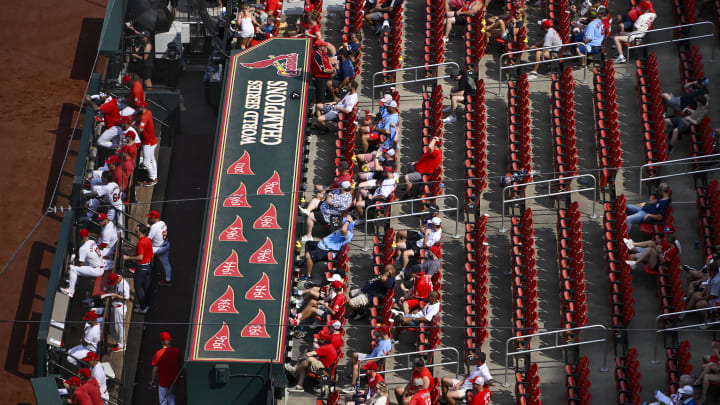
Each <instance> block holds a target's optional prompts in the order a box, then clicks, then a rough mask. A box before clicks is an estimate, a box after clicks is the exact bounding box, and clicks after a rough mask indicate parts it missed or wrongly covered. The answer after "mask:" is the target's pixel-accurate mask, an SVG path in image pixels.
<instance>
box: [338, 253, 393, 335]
mask: <svg viewBox="0 0 720 405" xmlns="http://www.w3.org/2000/svg"><path fill="white" fill-rule="evenodd" d="M394 288H395V266H393V265H392V264H386V265H385V267H384V268H383V271H382V273H380V274H379V275H377V276H375V277H373V278H371V279H370V280H368V281H367V282H366V283H365V285H364V286H363V287H362V288H355V289H352V290H350V300H348V307H350V309H351V310H352V311H354V312H353V313H352V314H350V317H352V318H353V320H355V321H358V320H360V319H362V318H363V317H364V316H365V308H367V306H368V305H369V304H370V302H371V301H372V299H373V298H375V297H377V298H378V299H383V298H384V297H385V294H387V292H388V291H390V290H392V289H394Z"/></svg>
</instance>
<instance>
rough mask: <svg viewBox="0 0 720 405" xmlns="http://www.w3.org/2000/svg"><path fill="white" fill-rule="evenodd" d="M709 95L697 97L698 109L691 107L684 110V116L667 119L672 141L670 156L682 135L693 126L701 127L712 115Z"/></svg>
mask: <svg viewBox="0 0 720 405" xmlns="http://www.w3.org/2000/svg"><path fill="white" fill-rule="evenodd" d="M708 97H709V95H708V94H701V95H699V96H697V97H695V103H696V104H697V107H696V108H694V109H693V108H691V107H690V106H688V107H685V108H684V109H683V110H682V112H681V113H682V114H687V115H683V116H680V117H678V116H672V117H669V118H665V127H666V128H668V129H669V130H670V141H669V142H668V155H670V154H671V153H672V152H673V148H674V147H675V143H676V142H677V140H678V138H680V136H681V135H683V134H686V133H688V132H690V127H691V126H692V125H700V124H701V123H702V121H703V120H704V119H705V117H706V116H707V115H708V114H709V113H710V107H708Z"/></svg>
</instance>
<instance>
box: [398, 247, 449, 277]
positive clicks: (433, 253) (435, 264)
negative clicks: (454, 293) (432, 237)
mask: <svg viewBox="0 0 720 405" xmlns="http://www.w3.org/2000/svg"><path fill="white" fill-rule="evenodd" d="M440 259H442V252H441V251H440V246H438V245H433V246H430V249H429V250H428V257H427V259H426V260H425V261H424V262H422V263H420V264H418V265H416V266H418V267H419V268H420V271H421V272H423V273H425V274H426V275H427V276H429V277H432V276H433V274H435V273H436V272H437V271H438V270H440V268H441V267H442V262H441V261H440ZM408 274H412V271H410V272H408V271H406V270H405V269H403V271H402V272H400V274H398V276H397V279H398V281H399V280H406V279H407V277H408Z"/></svg>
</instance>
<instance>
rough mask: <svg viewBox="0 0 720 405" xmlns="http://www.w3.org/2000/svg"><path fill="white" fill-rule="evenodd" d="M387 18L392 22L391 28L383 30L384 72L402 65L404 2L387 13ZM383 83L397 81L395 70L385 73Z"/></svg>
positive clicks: (382, 61) (382, 57)
mask: <svg viewBox="0 0 720 405" xmlns="http://www.w3.org/2000/svg"><path fill="white" fill-rule="evenodd" d="M385 20H387V21H388V22H389V24H390V29H389V30H388V29H385V30H383V32H382V37H381V44H382V53H381V63H382V70H383V72H385V71H388V70H396V69H400V68H401V67H402V66H401V64H400V60H401V59H402V26H403V4H402V3H401V4H400V5H399V6H397V7H395V8H394V9H393V11H392V12H390V13H385ZM382 76H383V83H389V82H395V72H393V73H383V75H382Z"/></svg>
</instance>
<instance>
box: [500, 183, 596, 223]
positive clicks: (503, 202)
mask: <svg viewBox="0 0 720 405" xmlns="http://www.w3.org/2000/svg"><path fill="white" fill-rule="evenodd" d="M581 177H590V178H591V179H593V186H592V187H585V188H581V189H578V190H568V191H560V192H557V193H551V192H550V187H552V186H551V184H550V183H560V182H565V181H567V180H572V179H577V178H581ZM543 183H547V184H548V193H547V194H539V195H534V196H530V197H522V198H513V199H511V200H506V199H505V194H507V190H508V189H511V188H512V189H516V188H519V187H526V186H530V185H533V184H543ZM590 190H592V191H593V212H592V215H591V216H590V218H593V219H594V218H597V215H595V205H596V202H597V179H595V176H593V175H592V174H578V175H575V176H569V177H563V178H557V179H550V180H541V181H533V182H530V183H522V184H513V185H510V186H506V187H505V188H503V193H502V198H503V201H502V223H501V228H500V229H499V230H498V232H506V231H507V229H505V204H506V203H511V202H516V201H525V200H534V199H536V198H540V197H552V196H554V195H563V194H572V193H579V192H582V191H590Z"/></svg>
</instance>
